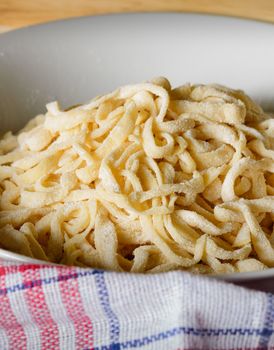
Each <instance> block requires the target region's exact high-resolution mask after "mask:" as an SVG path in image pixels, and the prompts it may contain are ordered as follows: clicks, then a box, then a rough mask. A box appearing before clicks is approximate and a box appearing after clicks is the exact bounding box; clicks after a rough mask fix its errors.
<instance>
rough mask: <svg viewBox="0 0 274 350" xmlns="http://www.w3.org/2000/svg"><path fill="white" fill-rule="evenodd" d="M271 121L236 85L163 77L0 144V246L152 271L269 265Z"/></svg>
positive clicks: (273, 196)
mask: <svg viewBox="0 0 274 350" xmlns="http://www.w3.org/2000/svg"><path fill="white" fill-rule="evenodd" d="M273 221H274V119H273V118H272V117H271V115H269V114H266V113H265V112H264V111H263V110H262V109H261V107H260V106H258V105H257V104H256V103H255V102H254V101H252V100H251V99H250V98H249V97H248V96H247V95H245V94H244V93H243V92H242V91H240V90H232V89H229V88H226V87H223V86H220V85H190V84H186V85H183V86H180V87H177V88H175V89H172V88H171V85H170V83H169V81H168V80H167V79H165V78H161V77H160V78H156V79H154V80H153V81H151V82H146V83H142V84H137V85H129V86H124V87H121V88H119V89H117V90H116V91H114V92H112V93H110V94H108V95H105V96H100V97H96V98H95V99H93V100H91V101H90V102H89V103H87V104H85V105H79V106H76V107H73V108H71V109H69V110H66V111H63V110H61V109H60V106H59V104H58V103H57V102H53V103H50V104H48V105H47V113H46V114H45V115H39V116H38V117H36V118H34V119H33V120H31V121H30V122H29V123H28V124H27V125H26V127H25V128H24V129H23V130H21V131H20V132H19V133H18V134H15V135H14V134H12V133H11V132H9V133H6V134H5V135H4V136H3V137H2V139H1V140H0V247H2V248H4V249H8V250H11V251H14V252H17V253H20V254H24V255H27V256H30V257H33V258H37V259H42V260H46V261H51V262H55V263H61V264H66V265H76V266H82V267H96V268H103V269H109V270H115V271H127V272H134V273H137V272H141V273H156V272H162V271H169V270H174V269H181V270H188V271H190V272H193V273H203V274H218V273H231V272H246V271H254V270H262V269H265V268H268V267H274V227H273Z"/></svg>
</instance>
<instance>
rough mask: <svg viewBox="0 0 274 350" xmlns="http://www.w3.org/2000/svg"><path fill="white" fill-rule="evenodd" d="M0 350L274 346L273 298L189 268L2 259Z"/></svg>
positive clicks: (259, 347) (179, 348)
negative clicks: (147, 271)
mask: <svg viewBox="0 0 274 350" xmlns="http://www.w3.org/2000/svg"><path fill="white" fill-rule="evenodd" d="M0 313H1V315H0V349H12V350H17V349H20V350H21V349H31V350H32V349H45V350H56V349H64V350H69V349H83V350H84V349H85V350H87V349H102V350H103V349H105V350H119V349H155V350H156V349H157V350H161V349H162V350H182V349H252V350H253V349H254V350H255V349H257V350H258V349H262V350H264V349H274V327H273V322H274V296H273V295H272V294H267V293H262V292H255V291H250V290H247V289H244V288H242V287H238V286H234V285H232V284H229V283H225V282H220V281H217V280H214V279H209V278H204V277H197V276H193V275H190V274H188V273H184V272H178V271H177V272H169V273H163V274H158V275H156V274H155V275H145V276H144V275H129V274H125V273H123V274H120V273H113V272H104V271H101V270H94V269H82V268H74V267H61V266H60V267H59V266H54V267H52V266H46V265H20V264H13V263H8V262H5V263H4V262H2V263H1V267H0Z"/></svg>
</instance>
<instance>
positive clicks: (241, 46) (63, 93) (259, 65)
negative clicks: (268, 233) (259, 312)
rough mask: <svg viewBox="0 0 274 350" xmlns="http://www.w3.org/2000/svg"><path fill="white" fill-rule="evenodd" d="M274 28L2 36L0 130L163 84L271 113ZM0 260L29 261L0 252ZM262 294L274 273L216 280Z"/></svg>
mask: <svg viewBox="0 0 274 350" xmlns="http://www.w3.org/2000/svg"><path fill="white" fill-rule="evenodd" d="M273 38H274V26H273V25H271V24H266V23H259V22H254V21H248V20H240V19H234V18H225V17H216V16H202V15H190V14H174V13H167V14H131V15H110V16H98V17H84V18H78V19H72V20H65V21H58V22H52V23H48V24H43V25H39V26H33V27H29V28H25V29H21V30H15V31H12V32H9V33H6V34H2V35H0V77H1V78H0V92H1V97H0V121H1V124H0V129H1V131H6V130H9V129H12V130H17V129H18V128H20V127H22V126H23V125H24V124H25V123H26V121H27V120H29V119H30V118H32V117H34V116H35V115H36V114H39V113H41V112H44V111H45V108H44V106H45V104H46V103H47V102H49V101H52V100H56V99H58V100H59V101H61V103H62V105H63V107H68V106H70V105H73V104H76V103H79V102H85V101H86V100H88V99H90V98H91V97H93V96H95V95H98V94H101V93H106V92H108V91H110V90H112V89H114V88H116V87H118V86H119V85H123V84H127V83H133V82H140V81H143V80H148V79H150V78H152V77H155V76H158V75H164V76H166V77H168V78H169V79H170V81H171V83H172V84H173V85H176V84H182V83H184V82H187V81H189V82H196V83H197V82H200V83H212V82H217V83H221V84H226V85H228V86H231V87H235V88H241V89H244V90H245V91H246V92H247V93H249V94H250V95H251V96H252V97H253V98H255V99H256V100H257V101H259V102H260V103H261V104H262V105H263V106H264V107H265V108H266V109H268V110H271V109H272V110H274V79H273V69H274V63H273V62H274V45H273ZM0 258H7V259H10V260H13V261H22V262H26V263H30V262H35V261H34V260H33V259H30V258H26V257H23V256H20V255H18V254H14V253H11V252H7V251H4V250H1V249H0ZM220 277H221V278H225V279H227V280H230V281H235V282H238V283H247V284H248V283H249V284H250V285H252V286H255V287H256V286H257V287H258V285H259V286H260V287H261V286H262V282H261V281H260V282H258V283H257V282H255V281H256V280H258V279H260V280H262V279H263V278H264V279H268V283H270V284H271V279H269V278H274V269H269V270H266V271H263V272H254V273H247V274H233V275H228V276H220Z"/></svg>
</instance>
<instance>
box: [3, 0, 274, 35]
mask: <svg viewBox="0 0 274 350" xmlns="http://www.w3.org/2000/svg"><path fill="white" fill-rule="evenodd" d="M149 11H177V12H180V11H181V12H198V13H213V14H222V15H231V16H237V17H245V18H253V19H258V20H264V21H269V22H273V23H274V0H0V32H4V31H7V30H11V29H14V28H19V27H24V26H27V25H31V24H35V23H42V22H48V21H52V20H56V19H62V18H69V17H77V16H86V15H94V14H104V13H117V12H149Z"/></svg>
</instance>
